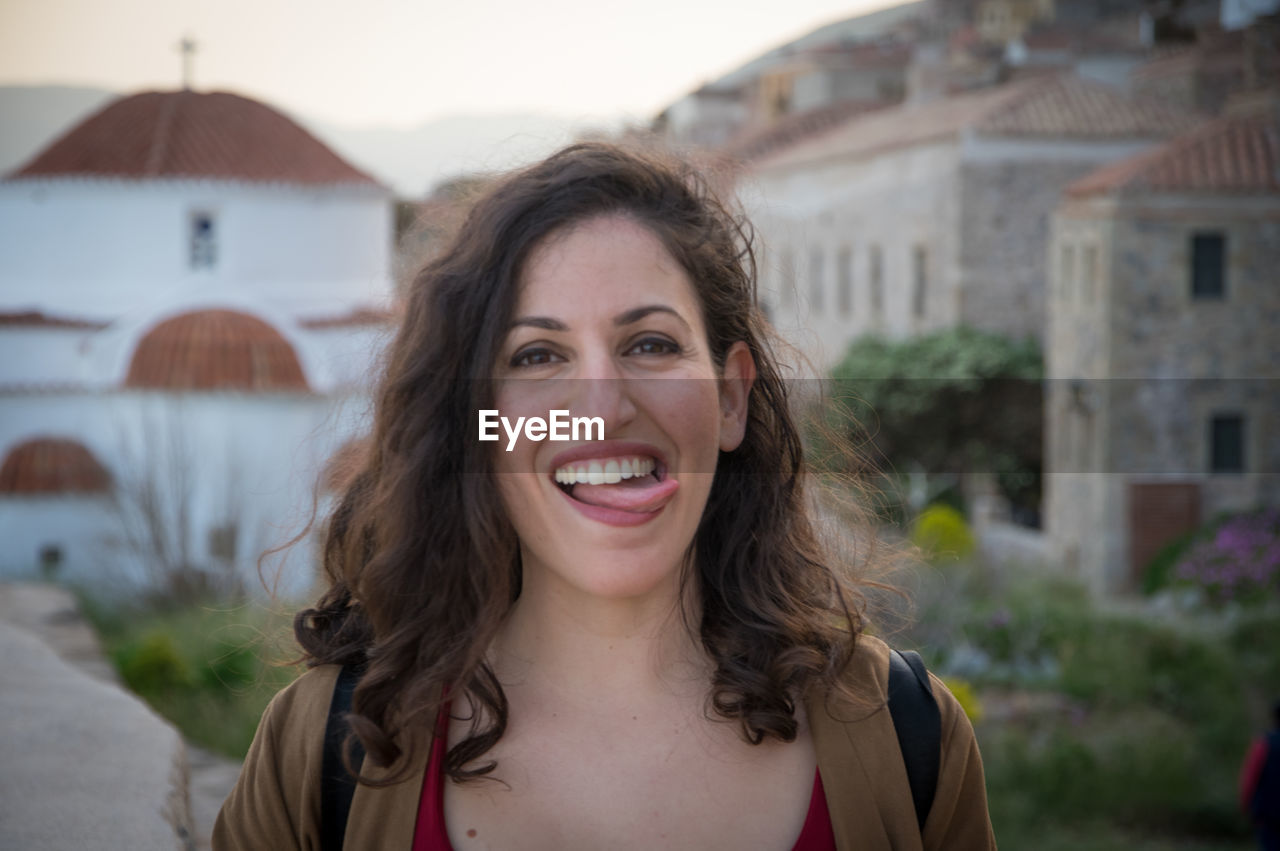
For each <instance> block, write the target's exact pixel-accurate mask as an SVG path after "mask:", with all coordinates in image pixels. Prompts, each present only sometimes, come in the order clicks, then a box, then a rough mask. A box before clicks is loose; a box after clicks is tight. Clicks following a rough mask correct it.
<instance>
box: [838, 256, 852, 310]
mask: <svg viewBox="0 0 1280 851" xmlns="http://www.w3.org/2000/svg"><path fill="white" fill-rule="evenodd" d="M836 263H837V265H838V267H839V268H838V269H837V274H838V275H839V276H840V281H839V289H838V290H836V307H837V308H838V309H839V310H840V315H841V316H848V315H849V314H850V313H852V312H853V250H852V249H850V248H841V249H840V255H839V258H838V259H837V260H836Z"/></svg>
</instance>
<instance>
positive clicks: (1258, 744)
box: [1240, 736, 1267, 815]
mask: <svg viewBox="0 0 1280 851" xmlns="http://www.w3.org/2000/svg"><path fill="white" fill-rule="evenodd" d="M1266 762H1267V739H1266V737H1265V736H1262V737H1260V738H1257V739H1254V740H1253V743H1252V744H1251V745H1249V753H1248V754H1246V755H1245V758H1244V765H1243V766H1241V768H1240V809H1241V810H1242V811H1244V812H1246V813H1249V814H1250V815H1252V813H1251V812H1250V810H1251V808H1252V806H1253V793H1254V790H1256V789H1257V788H1258V778H1259V777H1261V776H1262V766H1263V765H1265V764H1266Z"/></svg>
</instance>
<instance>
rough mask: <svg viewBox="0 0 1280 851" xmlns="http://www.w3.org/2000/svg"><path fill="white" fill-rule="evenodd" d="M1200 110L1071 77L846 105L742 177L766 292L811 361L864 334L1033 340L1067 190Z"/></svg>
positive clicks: (825, 361)
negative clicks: (857, 108)
mask: <svg viewBox="0 0 1280 851" xmlns="http://www.w3.org/2000/svg"><path fill="white" fill-rule="evenodd" d="M1196 120H1197V119H1196V118H1194V117H1193V116H1189V115H1187V114H1185V113H1184V112H1182V111H1179V110H1175V109H1172V108H1169V107H1166V106H1164V105H1161V104H1157V103H1151V102H1141V101H1134V100H1131V99H1128V98H1126V97H1125V96H1123V95H1122V94H1120V93H1118V92H1116V91H1115V90H1113V89H1111V88H1108V87H1106V86H1103V85H1101V84H1097V83H1092V82H1089V81H1085V80H1081V79H1078V78H1075V77H1070V76H1045V77H1040V78H1033V79H1029V80H1023V81H1020V82H1015V83H1011V84H1007V85H1004V86H999V87H995V88H992V89H988V90H983V91H979V92H975V93H970V94H965V95H958V96H954V97H951V98H947V99H945V100H939V101H932V102H926V103H909V104H904V105H901V106H897V107H890V108H887V109H880V110H876V111H874V112H868V113H860V114H854V115H852V117H849V118H848V119H847V120H846V121H844V122H843V123H840V124H838V125H837V126H835V127H833V128H827V129H825V130H824V131H823V132H821V133H819V134H818V135H816V136H813V137H810V138H806V139H803V140H801V141H798V142H796V143H795V144H792V145H790V146H788V147H783V148H781V149H778V150H775V151H773V152H772V153H769V154H766V155H764V156H762V157H759V158H757V159H756V160H755V161H754V162H753V163H751V164H750V168H749V171H748V172H747V174H746V175H745V177H744V178H743V180H741V181H740V182H739V186H738V191H739V195H740V197H741V198H742V200H743V202H744V204H745V205H746V207H747V209H748V212H749V213H750V215H751V218H752V221H753V223H754V224H755V225H756V228H757V232H758V234H759V236H760V241H761V244H762V245H763V247H764V257H763V259H764V262H763V264H762V275H761V278H762V295H763V298H764V300H765V302H766V304H767V306H768V309H769V311H770V314H771V316H772V317H773V320H774V322H775V324H776V325H778V327H779V329H780V330H782V331H783V333H784V334H787V335H788V336H790V337H791V338H792V340H793V342H794V343H795V344H797V345H798V346H799V348H800V349H801V350H802V351H803V352H804V353H805V354H806V355H807V356H808V358H809V360H810V361H811V362H812V363H813V364H814V366H816V367H817V368H818V369H819V370H825V369H826V368H828V367H830V366H831V365H832V364H833V363H835V362H836V361H837V360H838V359H839V358H840V356H841V354H842V353H843V351H844V349H845V348H846V347H847V346H848V344H849V342H850V341H852V340H853V339H854V338H855V337H857V336H859V335H861V334H865V333H869V332H874V333H880V334H884V335H887V336H890V337H899V338H900V337H905V336H910V335H914V334H919V333H924V332H928V331H931V330H934V329H938V328H944V327H949V326H953V325H957V324H967V325H972V326H975V327H978V328H982V329H986V330H990V331H995V332H999V333H1002V334H1006V335H1009V336H1013V337H1026V336H1034V337H1037V338H1039V337H1041V336H1042V335H1043V328H1044V319H1043V316H1044V292H1045V274H1046V273H1045V266H1044V263H1045V261H1044V257H1045V253H1046V251H1047V248H1048V234H1049V217H1050V214H1051V213H1052V211H1053V209H1054V207H1055V206H1056V205H1057V203H1058V200H1059V196H1060V193H1061V191H1062V188H1063V187H1064V186H1065V185H1067V184H1068V183H1070V182H1071V181H1073V180H1075V179H1077V178H1079V177H1081V176H1083V175H1085V174H1088V173H1089V172H1091V171H1093V170H1094V169H1096V168H1097V167H1098V166H1100V165H1102V164H1105V163H1109V162H1113V161H1115V160H1117V159H1122V158H1124V157H1127V156H1130V155H1132V154H1134V153H1137V152H1140V151H1143V150H1146V149H1149V148H1150V147H1151V146H1153V145H1155V144H1157V143H1159V142H1161V141H1163V140H1165V139H1167V138H1169V137H1170V136H1172V135H1173V134H1175V133H1177V132H1179V131H1182V130H1185V129H1187V128H1189V127H1191V126H1193V125H1194V124H1195V122H1196Z"/></svg>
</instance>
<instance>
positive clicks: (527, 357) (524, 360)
mask: <svg viewBox="0 0 1280 851" xmlns="http://www.w3.org/2000/svg"><path fill="white" fill-rule="evenodd" d="M559 359H560V358H559V356H558V355H556V353H555V352H553V351H551V350H550V349H523V350H521V351H519V352H516V353H515V354H514V355H512V357H511V366H512V367H513V368H516V369H519V368H521V367H531V366H545V365H547V364H549V363H553V362H555V361H556V360H559Z"/></svg>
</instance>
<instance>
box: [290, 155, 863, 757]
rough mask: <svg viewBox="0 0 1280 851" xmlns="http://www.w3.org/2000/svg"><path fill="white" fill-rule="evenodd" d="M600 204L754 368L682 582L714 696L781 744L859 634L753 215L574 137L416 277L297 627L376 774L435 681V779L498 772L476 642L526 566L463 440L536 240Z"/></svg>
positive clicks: (494, 730)
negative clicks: (317, 582)
mask: <svg viewBox="0 0 1280 851" xmlns="http://www.w3.org/2000/svg"><path fill="white" fill-rule="evenodd" d="M610 214H621V215H625V216H628V217H630V218H631V219H633V220H634V221H637V222H639V223H641V224H642V225H644V226H646V227H648V228H649V229H650V230H651V231H652V232H653V233H654V234H655V235H657V237H658V238H659V239H660V240H661V241H662V243H663V245H664V246H665V247H666V249H667V250H668V251H669V252H670V254H671V256H672V257H673V258H674V259H675V260H676V261H677V262H679V264H680V265H681V267H682V268H683V270H684V271H685V272H686V273H687V274H688V276H689V279H690V281H692V282H693V285H694V290H695V292H696V296H697V298H698V300H699V303H700V306H701V308H702V311H703V315H704V318H705V324H706V327H707V334H708V337H709V344H710V350H711V354H712V358H713V361H714V362H715V364H716V366H717V367H723V365H724V360H725V356H726V353H727V352H728V350H729V348H730V346H731V345H732V344H733V343H735V342H737V341H743V342H745V343H746V345H747V346H748V348H749V350H750V353H751V356H752V358H753V359H754V361H755V364H756V369H757V378H756V380H755V383H754V385H753V387H752V389H751V393H750V397H749V401H748V422H747V426H746V434H745V438H744V439H743V441H742V443H741V445H740V446H739V447H738V448H737V449H736V450H734V451H732V452H721V453H720V456H719V459H718V463H717V467H716V470H715V476H714V480H713V483H712V486H711V492H710V496H709V498H708V502H707V505H706V509H705V511H704V514H703V517H702V519H701V522H700V525H699V527H698V530H697V533H696V535H695V537H694V541H693V543H692V558H690V559H688V560H687V562H688V564H689V565H691V567H689V568H688V569H687V570H686V571H685V573H683V574H682V580H683V581H684V582H688V581H695V582H696V583H697V586H696V588H697V595H696V599H697V600H699V603H700V611H698V612H696V613H695V615H696V617H695V618H693V619H689V620H687V621H686V622H687V623H688V625H689V627H690V628H691V629H696V630H697V638H698V640H699V641H700V642H701V646H702V647H703V648H704V649H705V651H706V653H707V654H708V657H709V658H710V659H711V661H712V663H713V664H714V675H713V677H712V682H711V683H710V691H709V696H708V699H709V710H710V711H713V712H714V713H716V714H717V715H719V716H721V717H723V718H726V719H730V720H736V721H738V722H739V723H740V724H741V732H742V735H743V737H744V738H745V739H746V740H747V741H749V742H751V743H753V744H758V743H760V742H761V741H763V740H764V739H765V738H766V737H774V738H777V739H780V740H783V741H792V740H793V739H794V738H795V737H796V734H797V720H796V701H797V699H798V698H799V696H800V695H802V694H803V693H804V692H805V691H806V690H807V689H808V688H809V687H811V686H813V685H814V684H818V683H820V684H825V685H827V686H828V687H833V686H834V685H835V683H836V676H837V674H838V672H839V671H840V670H841V668H843V666H844V664H845V662H846V661H847V659H848V657H849V654H851V653H852V650H853V645H854V642H855V640H856V638H857V636H858V635H859V634H860V632H861V631H862V628H863V617H864V616H863V611H864V598H863V596H862V595H861V593H860V592H859V591H858V590H857V588H856V587H855V586H854V585H852V584H851V583H850V581H849V580H848V579H847V573H846V572H845V571H836V570H833V569H832V568H831V566H830V565H829V564H828V561H827V560H826V559H825V558H824V556H823V550H822V547H820V546H819V542H818V539H817V536H816V535H815V532H814V529H813V526H812V524H811V522H810V518H809V515H808V512H807V509H806V502H805V495H804V492H803V486H804V475H805V461H804V452H803V446H802V443H801V437H800V434H799V431H798V430H797V427H796V425H795V423H794V421H793V419H792V415H791V412H790V408H789V400H788V392H787V387H786V385H785V383H784V381H783V378H782V376H781V374H780V370H779V365H778V359H777V357H776V355H775V351H774V343H773V342H771V341H772V334H771V331H770V329H769V327H768V324H767V321H766V320H765V318H764V317H763V314H762V313H761V311H760V309H759V306H758V302H757V298H756V281H755V272H756V269H755V259H754V254H753V251H752V245H751V243H752V239H751V235H750V231H749V228H748V226H747V225H746V223H745V219H743V218H741V217H740V216H735V215H733V214H732V213H731V212H730V211H729V210H728V209H727V208H726V207H725V206H724V205H723V204H722V203H721V202H720V201H718V200H717V199H716V198H715V197H714V195H713V193H712V191H711V190H710V189H709V188H708V184H707V182H706V181H705V180H704V179H703V178H702V177H701V176H700V175H699V174H698V173H697V172H696V170H695V169H693V168H692V167H690V166H689V165H687V164H686V163H682V162H679V161H675V160H673V159H672V158H670V157H668V156H666V155H660V154H658V153H655V152H653V151H637V150H628V149H624V148H622V147H620V146H617V145H613V144H605V143H585V144H576V145H573V146H570V147H568V148H565V149H564V150H561V151H559V152H558V153H556V154H554V155H552V156H551V157H549V158H547V159H546V160H544V161H542V162H540V163H537V164H536V165H533V166H531V167H528V168H525V169H523V170H520V171H517V172H515V173H513V174H511V175H509V176H507V177H506V178H504V179H502V180H500V181H498V182H496V183H495V184H493V185H491V186H490V187H489V189H488V191H487V192H486V193H485V194H484V195H483V196H482V197H481V198H479V199H478V200H477V202H476V203H475V204H474V206H473V207H472V209H471V211H470V213H469V215H468V216H467V218H466V219H465V221H464V222H463V224H462V226H461V228H460V229H459V231H458V233H457V235H456V237H455V238H454V239H453V241H452V243H451V244H450V245H449V246H448V248H447V249H446V250H444V251H443V252H442V253H441V254H440V255H439V256H438V257H436V258H435V259H433V260H432V261H430V262H429V263H428V264H427V265H426V267H425V268H423V269H422V270H421V272H420V273H419V274H418V275H417V277H416V278H415V279H414V280H413V282H412V284H411V287H410V290H409V292H408V295H407V303H406V306H405V311H404V317H403V322H402V324H401V326H400V329H399V332H398V334H397V335H396V337H395V339H394V342H393V343H392V344H391V347H390V349H389V352H388V355H387V362H386V369H385V375H384V377H383V379H382V382H381V386H380V388H379V390H378V392H377V396H376V406H375V414H374V426H373V432H372V435H371V438H370V446H369V452H368V456H367V458H366V460H365V463H364V465H363V467H362V469H361V470H360V471H359V472H358V473H357V474H356V475H355V476H354V478H353V479H352V480H351V481H350V483H349V484H348V485H347V486H346V488H345V490H344V491H343V492H342V493H341V496H340V499H339V502H338V504H337V506H336V508H335V509H334V511H333V514H332V515H331V517H330V518H329V522H328V528H327V535H326V540H325V545H324V569H325V572H326V573H327V575H328V578H329V579H330V581H331V583H332V584H331V586H330V587H329V589H328V591H327V592H326V593H325V594H324V595H323V596H322V597H321V598H320V600H319V601H318V602H317V603H316V605H315V606H314V607H313V608H309V609H306V610H304V611H302V612H300V613H299V614H298V615H297V617H296V618H295V621H294V631H295V633H296V635H297V639H298V641H299V643H300V644H301V646H302V648H303V650H304V653H305V658H306V659H307V661H308V663H309V664H313V665H317V664H324V663H339V664H345V665H356V666H359V667H360V669H361V675H360V679H359V683H358V686H357V688H356V691H355V696H354V702H353V710H354V711H353V714H352V716H351V723H352V730H353V732H354V734H355V735H356V736H358V737H359V739H360V741H361V743H362V744H363V745H364V747H365V749H366V752H367V753H368V755H369V757H370V758H371V759H372V760H373V761H374V762H375V763H376V764H378V765H380V766H384V767H387V768H389V769H390V771H389V772H388V781H387V782H395V781H397V780H400V779H403V777H404V776H405V773H406V772H407V770H408V768H407V767H408V764H409V763H410V762H411V756H412V755H411V754H409V753H407V752H406V748H407V747H412V745H406V744H405V742H406V741H408V740H407V739H406V738H405V737H402V736H401V734H402V733H403V732H405V731H407V730H409V729H410V728H415V727H417V728H419V729H420V727H419V725H430V724H431V722H432V720H433V719H435V718H436V717H437V715H438V713H439V712H440V710H441V706H442V703H443V701H444V699H445V697H444V693H445V691H446V689H449V690H451V694H450V699H454V700H456V699H457V698H458V697H459V696H460V695H465V697H466V698H467V699H469V700H470V702H471V704H472V706H473V707H476V708H477V709H478V711H476V712H473V713H472V715H471V719H470V720H471V726H470V729H469V730H468V734H467V735H466V737H464V738H463V739H462V740H461V741H459V742H458V743H457V744H455V745H454V746H453V747H452V748H450V749H449V751H448V754H447V757H446V759H445V772H446V773H447V774H448V775H449V776H450V777H451V778H453V779H454V780H455V781H462V780H467V779H473V778H477V777H480V776H483V775H486V774H489V773H490V772H491V771H492V770H493V769H494V767H495V762H494V761H493V760H488V761H481V762H479V763H478V764H476V761H477V760H478V759H479V758H480V757H482V756H483V755H484V754H485V753H486V752H487V751H488V750H489V749H490V748H491V747H493V745H494V744H495V743H496V742H497V741H498V740H499V739H500V738H501V736H502V735H503V732H504V730H505V728H506V724H507V718H508V706H507V702H506V697H505V695H504V693H503V689H502V685H501V684H500V683H499V682H498V680H497V678H496V676H495V675H494V672H493V670H492V669H491V668H490V666H489V664H488V662H487V661H486V653H487V651H488V650H489V648H490V645H491V643H492V642H493V640H494V638H495V635H496V634H497V632H498V630H499V627H500V626H501V624H502V623H503V621H504V619H505V617H506V616H507V614H508V612H509V611H510V609H511V606H512V604H513V602H514V601H515V600H516V598H517V597H518V596H519V594H520V585H521V568H520V557H519V546H518V542H517V540H516V536H515V532H514V530H513V528H512V525H511V523H510V522H509V521H508V519H507V517H506V516H505V514H504V510H503V506H502V502H501V500H500V498H499V495H498V493H497V488H496V487H495V485H494V481H493V477H492V474H491V457H490V455H489V454H488V452H487V450H486V448H483V447H482V446H481V444H479V442H478V441H476V440H475V439H474V433H473V431H472V426H473V422H474V416H475V411H477V410H479V409H483V408H491V407H493V405H492V401H491V399H490V398H489V396H490V383H489V382H488V381H487V380H486V379H487V378H488V377H489V376H490V375H491V373H492V370H493V367H494V360H495V357H496V355H497V351H498V348H499V346H500V345H501V343H502V339H503V336H504V333H505V329H506V328H507V326H508V324H509V322H510V321H511V318H512V317H511V314H512V311H513V309H514V305H515V302H516V298H517V295H518V291H519V286H520V280H521V272H522V268H523V266H524V264H525V262H526V260H527V258H528V257H529V256H530V252H532V251H533V250H534V249H535V247H537V246H538V245H539V244H541V243H542V242H543V241H544V240H545V239H547V237H548V236H549V235H551V234H553V233H556V232H562V231H563V229H564V228H567V227H569V226H571V225H573V224H576V223H581V222H583V221H585V220H587V219H590V218H594V217H598V216H603V215H610ZM690 571H692V574H693V575H692V577H691V576H690Z"/></svg>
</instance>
